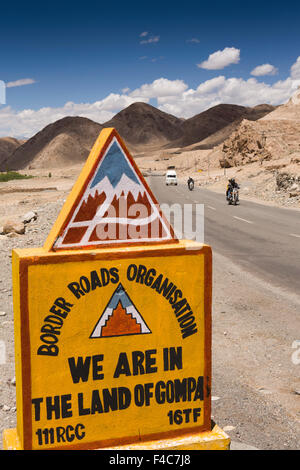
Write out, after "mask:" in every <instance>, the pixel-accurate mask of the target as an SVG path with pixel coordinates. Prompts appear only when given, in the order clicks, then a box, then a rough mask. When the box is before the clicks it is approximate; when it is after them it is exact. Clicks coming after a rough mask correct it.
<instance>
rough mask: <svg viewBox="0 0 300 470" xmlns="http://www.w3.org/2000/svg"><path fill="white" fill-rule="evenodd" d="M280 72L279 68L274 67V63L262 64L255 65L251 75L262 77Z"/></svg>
mask: <svg viewBox="0 0 300 470" xmlns="http://www.w3.org/2000/svg"><path fill="white" fill-rule="evenodd" d="M277 73H278V69H277V68H276V67H274V65H272V64H262V65H258V66H257V67H255V68H254V69H253V70H252V72H251V75H254V76H255V77H262V76H263V75H276V74H277Z"/></svg>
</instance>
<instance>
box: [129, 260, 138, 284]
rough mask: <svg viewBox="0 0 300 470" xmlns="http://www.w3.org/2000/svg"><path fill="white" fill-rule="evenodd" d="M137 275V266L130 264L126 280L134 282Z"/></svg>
mask: <svg viewBox="0 0 300 470" xmlns="http://www.w3.org/2000/svg"><path fill="white" fill-rule="evenodd" d="M136 275H137V265H136V264H130V265H129V266H128V268H127V279H128V281H134V280H135V278H136Z"/></svg>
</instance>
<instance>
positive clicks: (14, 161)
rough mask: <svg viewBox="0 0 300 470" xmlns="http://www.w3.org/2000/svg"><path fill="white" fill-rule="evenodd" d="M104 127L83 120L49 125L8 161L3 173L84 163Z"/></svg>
mask: <svg viewBox="0 0 300 470" xmlns="http://www.w3.org/2000/svg"><path fill="white" fill-rule="evenodd" d="M101 129H102V126H101V124H98V123H96V122H94V121H91V120H90V119H86V118H82V117H66V118H63V119H60V120H59V121H56V122H54V123H53V124H49V126H46V127H45V128H44V129H42V130H41V131H40V132H38V133H37V134H36V135H35V136H34V137H32V138H31V139H29V140H27V141H26V142H25V143H24V144H23V145H21V146H20V147H18V148H17V149H16V150H15V151H14V152H13V154H12V155H10V156H9V157H8V158H6V159H4V160H3V162H2V164H1V166H0V169H2V170H5V169H10V170H20V169H23V168H26V167H31V168H60V167H62V166H68V165H72V164H76V163H80V162H83V161H84V160H85V159H86V158H87V156H88V154H89V152H90V149H91V148H92V146H93V144H94V142H95V140H96V139H97V137H98V135H99V132H100V131H101Z"/></svg>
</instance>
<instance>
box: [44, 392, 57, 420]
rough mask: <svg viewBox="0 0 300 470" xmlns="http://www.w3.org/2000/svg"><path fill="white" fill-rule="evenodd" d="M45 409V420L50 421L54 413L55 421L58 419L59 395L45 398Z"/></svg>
mask: <svg viewBox="0 0 300 470" xmlns="http://www.w3.org/2000/svg"><path fill="white" fill-rule="evenodd" d="M52 399H53V401H52ZM46 409H47V419H52V414H53V413H54V418H55V419H59V418H60V403H59V395H55V396H54V397H46Z"/></svg>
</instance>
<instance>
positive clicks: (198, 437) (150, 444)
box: [3, 423, 230, 451]
mask: <svg viewBox="0 0 300 470" xmlns="http://www.w3.org/2000/svg"><path fill="white" fill-rule="evenodd" d="M3 449H4V450H22V448H21V445H20V441H19V438H18V435H17V430H16V428H14V429H5V430H4V432H3ZM103 450H118V451H122V450H132V451H136V450H156V451H159V450H230V438H229V436H227V434H226V433H225V432H224V431H223V430H222V429H221V428H220V427H219V426H218V425H217V424H215V423H212V429H211V431H204V432H201V433H197V434H185V435H183V436H180V437H177V438H172V439H159V440H155V441H146V442H141V443H134V444H128V445H124V446H118V447H105V448H103Z"/></svg>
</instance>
